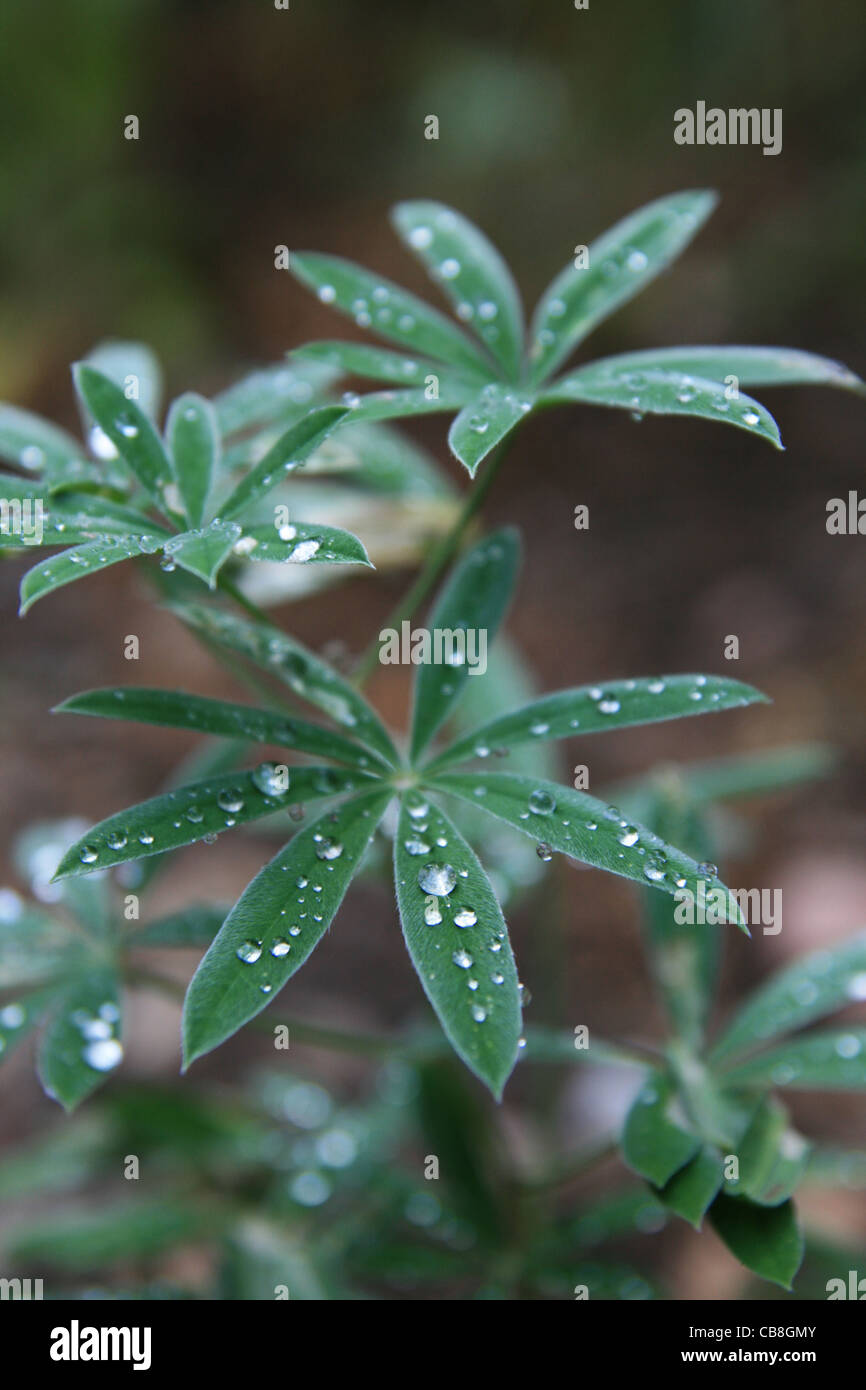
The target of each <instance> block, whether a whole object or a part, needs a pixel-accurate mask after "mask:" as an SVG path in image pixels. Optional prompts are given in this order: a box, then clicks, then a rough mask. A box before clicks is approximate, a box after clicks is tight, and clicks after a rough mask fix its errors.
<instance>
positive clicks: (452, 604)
mask: <svg viewBox="0 0 866 1390" xmlns="http://www.w3.org/2000/svg"><path fill="white" fill-rule="evenodd" d="M519 560H520V540H519V536H518V533H517V532H516V531H515V530H512V529H507V530H502V531H495V532H493V534H492V535H490V536H487V537H485V539H484V540H482V541H480V542H479V544H478V545H475V546H473V547H472V549H471V550H470V551H468V552H467V553H466V555H464V556H463V558H462V559H461V560H460V561H459V563H458V564H457V566H456V567H455V569H454V570H453V571H452V574H451V576H450V578H449V580H448V582H447V583H446V585H445V587H444V589H443V590H442V593H441V594H440V596H439V598H438V599H437V601H436V603H435V605H434V608H433V611H432V612H431V614H430V618H429V631H430V633H431V634H432V635H433V636H434V637H435V635H436V634H437V633H439V634H443V641H444V638H445V635H447V634H450V635H451V636H452V637H453V636H462V641H463V644H464V646H468V639H467V634H469V633H471V635H472V638H473V639H474V640H475V643H476V650H475V657H476V659H477V658H480V657H481V656H482V655H483V656H484V658H485V662H486V651H487V648H488V647H489V645H490V643H491V641H492V640H493V638H494V637H495V635H496V631H497V629H498V627H499V624H500V622H501V621H502V618H503V616H504V613H505V609H506V607H507V605H508V601H509V599H510V597H511V592H512V589H513V588H514V581H515V577H516V574H517V566H518V563H519ZM482 639H483V642H484V644H485V645H484V651H483V653H482V652H481V650H480V642H481V640H482ZM470 654H471V653H470V651H469V650H463V651H461V650H460V645H457V646H456V647H454V649H453V650H451V651H449V652H445V657H446V660H445V664H440V665H437V664H435V663H433V662H430V663H428V664H426V665H422V666H421V667H420V670H419V674H418V679H417V683H416V686H415V704H414V709H413V713H412V738H411V755H412V757H413V759H414V758H417V757H418V755H419V754H420V753H421V752H423V750H424V749H425V748H426V747H427V745H428V744H429V742H430V740H431V739H432V738H433V736H434V734H435V733H436V730H437V729H438V728H440V726H441V725H442V724H443V722H444V721H445V719H447V717H448V715H449V713H450V712H451V710H452V709H453V708H454V705H455V704H456V702H457V700H458V699H459V697H460V693H461V691H462V689H463V686H464V685H465V683H466V681H467V680H468V679H469V676H470V671H471V670H473V669H479V670H480V666H478V665H476V666H475V667H473V666H470V664H469V657H470ZM449 655H450V656H451V661H450V662H448V660H447V658H448V656H449Z"/></svg>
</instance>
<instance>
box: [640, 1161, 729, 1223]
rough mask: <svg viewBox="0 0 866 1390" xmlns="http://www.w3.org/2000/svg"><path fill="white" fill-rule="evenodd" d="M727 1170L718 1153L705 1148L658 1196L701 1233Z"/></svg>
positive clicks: (659, 1189) (661, 1189) (660, 1189)
mask: <svg viewBox="0 0 866 1390" xmlns="http://www.w3.org/2000/svg"><path fill="white" fill-rule="evenodd" d="M723 1169H724V1165H723V1163H722V1159H721V1156H720V1154H719V1153H718V1150H716V1149H714V1148H712V1147H711V1146H710V1145H705V1146H704V1147H703V1148H702V1149H701V1150H700V1152H699V1153H697V1154H695V1156H694V1158H692V1159H690V1160H689V1161H688V1163H686V1164H685V1165H684V1167H682V1168H680V1169H679V1171H678V1172H676V1173H674V1175H673V1177H671V1178H669V1179H668V1181H667V1182H666V1183H665V1184H664V1186H663V1187H661V1188H657V1189H656V1195H657V1196H658V1198H659V1201H661V1202H664V1204H665V1206H666V1207H669V1208H670V1210H671V1211H673V1212H676V1214H677V1216H681V1217H682V1219H683V1220H684V1221H688V1223H689V1225H691V1226H694V1228H695V1230H696V1231H699V1230H700V1229H701V1225H702V1224H703V1219H704V1215H705V1213H706V1210H707V1207H709V1206H710V1204H711V1203H712V1202H713V1201H714V1200H715V1197H716V1194H717V1193H718V1191H719V1188H720V1187H721V1185H722V1174H723Z"/></svg>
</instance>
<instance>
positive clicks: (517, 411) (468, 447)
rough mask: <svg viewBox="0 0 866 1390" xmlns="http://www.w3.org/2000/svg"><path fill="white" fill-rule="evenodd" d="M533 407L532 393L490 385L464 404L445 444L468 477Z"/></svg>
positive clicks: (472, 474) (471, 475) (473, 474)
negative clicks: (449, 447)
mask: <svg viewBox="0 0 866 1390" xmlns="http://www.w3.org/2000/svg"><path fill="white" fill-rule="evenodd" d="M532 406H533V400H532V397H531V396H528V395H526V394H525V393H521V392H518V391H514V390H511V389H509V387H507V386H495V385H490V386H485V388H484V390H483V391H481V392H480V394H479V395H478V396H476V397H475V399H474V400H472V401H470V402H469V404H468V405H465V406H464V407H463V409H462V410H461V411H460V414H459V415H457V416H456V418H455V419H454V421H453V422H452V425H451V428H450V430H449V431H448V443H449V445H450V446H451V452H452V453H453V454H454V455H455V457H456V458H459V460H460V462H461V463H462V464H463V466H464V468H465V469H466V470H467V471H468V473H469V476H470V477H471V478H474V477H475V473H476V471H477V469H478V465H479V464H480V463H481V462H482V461H483V460H484V459H485V458H486V457H487V455H488V454H489V453H491V452H492V450H493V449H495V448H496V446H497V444H501V442H502V440H503V439H504V438H505V437H506V435H508V434H510V433H511V431H512V430H513V429H514V428H515V426H516V425H518V424H519V423H520V421H521V420H522V419H523V417H524V415H528V414H529V412H530V410H531V409H532Z"/></svg>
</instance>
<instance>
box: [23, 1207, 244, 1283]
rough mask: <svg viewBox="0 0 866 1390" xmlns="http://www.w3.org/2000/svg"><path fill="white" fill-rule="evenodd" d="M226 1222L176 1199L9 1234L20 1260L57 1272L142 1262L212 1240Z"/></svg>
mask: <svg viewBox="0 0 866 1390" xmlns="http://www.w3.org/2000/svg"><path fill="white" fill-rule="evenodd" d="M223 1220H224V1218H222V1217H221V1214H220V1213H219V1212H218V1211H217V1210H215V1209H207V1210H202V1209H198V1208H196V1207H193V1206H189V1205H186V1204H184V1203H180V1202H178V1201H177V1200H171V1199H166V1197H165V1196H162V1197H160V1198H159V1200H153V1201H138V1202H134V1203H133V1202H123V1203H117V1202H115V1203H112V1204H111V1205H109V1206H103V1207H102V1208H101V1209H100V1210H99V1211H98V1212H95V1213H91V1214H87V1215H85V1216H82V1215H79V1214H78V1213H75V1214H73V1215H65V1216H63V1217H58V1216H57V1215H56V1214H55V1215H54V1216H52V1217H51V1219H50V1220H48V1221H44V1220H43V1221H37V1222H32V1223H31V1224H29V1225H27V1226H19V1227H18V1228H17V1229H15V1230H13V1231H12V1232H11V1235H10V1238H9V1249H10V1251H11V1253H12V1254H13V1255H14V1257H15V1258H16V1259H19V1260H32V1261H34V1262H36V1263H39V1264H43V1263H44V1264H46V1265H49V1266H54V1267H55V1268H58V1269H70V1270H74V1271H76V1272H78V1271H80V1270H92V1269H100V1268H103V1267H105V1266H109V1265H112V1264H116V1263H117V1262H118V1261H119V1260H141V1259H146V1258H149V1257H151V1256H153V1255H157V1254H159V1253H160V1252H161V1251H163V1250H166V1249H171V1247H172V1246H175V1245H186V1244H189V1243H190V1242H191V1241H194V1240H201V1239H213V1238H214V1237H215V1236H217V1235H218V1234H219V1231H220V1227H221V1225H222V1222H223Z"/></svg>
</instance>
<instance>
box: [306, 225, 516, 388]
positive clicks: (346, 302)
mask: <svg viewBox="0 0 866 1390" xmlns="http://www.w3.org/2000/svg"><path fill="white" fill-rule="evenodd" d="M292 271H293V273H294V274H295V275H296V276H297V278H298V279H299V280H300V281H301V282H302V284H305V285H307V286H308V287H309V288H310V289H312V290H314V291H315V292H316V294H317V295H318V297H319V299H320V300H321V301H322V303H323V304H333V306H334V308H335V309H339V310H341V311H342V312H343V313H344V314H348V315H349V316H350V317H351V318H353V319H354V320H355V322H356V323H357V324H359V326H360V327H362V328H369V329H370V331H371V332H372V333H377V334H378V335H379V337H381V338H388V339H390V340H391V342H395V343H399V344H400V346H401V347H402V348H408V349H409V351H410V352H420V353H423V354H425V355H427V356H429V357H437V358H439V359H440V360H441V361H444V362H447V363H449V365H451V366H453V367H457V368H459V369H461V370H462V371H464V372H468V373H470V375H472V376H480V377H481V378H482V379H483V380H486V379H487V378H488V376H489V373H490V367H489V365H488V364H487V362H486V361H485V358H484V354H483V353H481V352H479V351H478V350H477V349H476V348H475V347H473V345H472V344H471V343H470V342H469V341H468V339H467V338H465V337H464V335H463V334H462V333H461V332H460V330H459V328H457V327H456V325H455V324H453V323H452V322H451V321H450V319H447V318H445V316H444V314H440V313H439V312H438V310H436V309H432V308H431V307H430V305H429V304H425V303H424V301H423V300H421V299H416V297H415V295H413V294H409V293H407V291H406V290H402V289H400V287H399V286H398V285H394V284H392V283H391V281H390V280H385V279H384V278H383V277H382V276H381V275H372V274H371V273H370V271H368V270H363V269H362V268H361V267H360V266H357V265H353V264H352V262H351V261H345V260H342V259H340V258H339V257H337V256H321V255H317V254H315V253H313V252H306V251H305V252H299V253H293V254H292Z"/></svg>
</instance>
